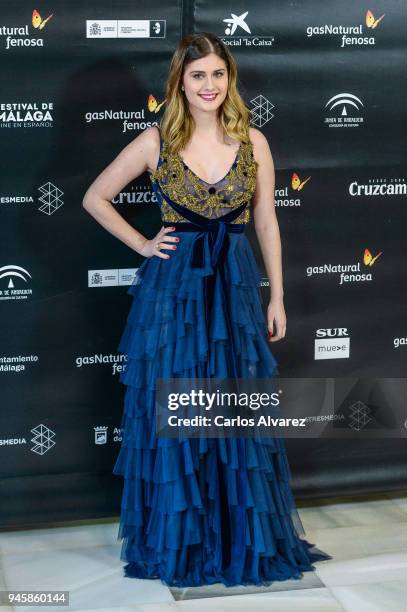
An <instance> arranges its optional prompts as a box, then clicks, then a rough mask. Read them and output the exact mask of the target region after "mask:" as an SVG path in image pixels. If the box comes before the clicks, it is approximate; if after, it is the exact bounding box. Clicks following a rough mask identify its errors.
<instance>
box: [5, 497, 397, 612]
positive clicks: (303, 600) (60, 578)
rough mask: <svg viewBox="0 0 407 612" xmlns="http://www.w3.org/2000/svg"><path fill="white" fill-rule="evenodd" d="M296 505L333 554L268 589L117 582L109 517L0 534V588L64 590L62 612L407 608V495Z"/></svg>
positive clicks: (373, 611) (114, 527)
mask: <svg viewBox="0 0 407 612" xmlns="http://www.w3.org/2000/svg"><path fill="white" fill-rule="evenodd" d="M298 509H299V514H300V517H301V520H302V522H303V525H304V528H305V531H306V537H307V539H308V540H309V541H310V542H312V543H314V544H316V545H317V546H318V548H320V549H321V550H324V551H326V552H328V553H329V554H331V555H332V556H333V559H332V560H328V561H322V562H318V563H316V564H315V568H316V569H315V572H305V573H304V576H303V578H301V579H300V580H288V581H283V582H275V583H273V584H272V585H271V586H270V587H268V588H266V587H262V588H256V587H252V588H251V587H233V588H226V587H224V586H223V585H220V584H218V585H212V586H211V587H200V588H190V589H170V588H168V587H166V586H165V585H163V584H162V583H161V582H160V581H159V580H137V579H130V578H124V577H123V572H122V566H123V562H122V561H120V548H121V542H120V541H118V540H117V531H118V523H117V522H113V521H110V522H97V523H95V524H80V525H74V526H65V527H60V526H59V527H53V528H49V529H35V530H30V531H14V532H2V533H0V555H1V556H0V561H1V567H0V569H1V572H0V590H1V589H8V590H30V589H33V590H36V591H38V590H40V589H48V590H59V589H61V590H65V591H69V594H70V606H69V609H70V610H86V611H88V612H90V611H92V610H93V611H94V610H98V611H106V612H107V611H108V610H113V611H114V612H124V611H132V612H171V611H172V612H177V611H179V612H183V611H191V612H195V611H196V612H203V611H205V612H206V611H207V610H213V611H216V612H229V611H238V610H245V612H247V610H248V609H250V607H253V608H254V607H255V609H256V612H263V610H264V611H266V610H267V611H268V610H271V609H272V610H273V612H283V611H284V612H285V611H287V612H296V611H298V612H300V611H301V612H339V611H343V610H346V611H349V612H361V611H362V612H379V611H380V612H382V611H383V610H386V612H396V611H397V612H398V611H403V612H404V611H405V610H406V609H407V603H406V602H407V491H406V492H405V493H388V494H382V495H375V496H370V497H368V498H336V499H335V500H327V501H326V502H320V503H319V504H318V505H311V504H310V503H307V504H303V505H301V504H300V503H299V505H298ZM12 609H13V608H7V607H1V606H0V611H3V610H12ZM14 609H15V610H16V612H22V611H23V610H27V611H29V612H32V611H33V610H35V609H38V608H37V607H33V606H16V607H15V608H14ZM51 609H53V610H55V608H51V607H43V608H42V610H51ZM62 609H67V608H66V607H65V608H64V607H63V608H62Z"/></svg>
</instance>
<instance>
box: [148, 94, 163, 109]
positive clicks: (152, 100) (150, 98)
mask: <svg viewBox="0 0 407 612" xmlns="http://www.w3.org/2000/svg"><path fill="white" fill-rule="evenodd" d="M164 102H165V100H164V101H163V102H161V104H158V102H157V100H156V99H155V97H154V96H153V95H152V94H150V95H149V96H148V100H147V106H148V110H149V111H150V113H158V111H159V110H160V108H161V107H162V105H163V104H164Z"/></svg>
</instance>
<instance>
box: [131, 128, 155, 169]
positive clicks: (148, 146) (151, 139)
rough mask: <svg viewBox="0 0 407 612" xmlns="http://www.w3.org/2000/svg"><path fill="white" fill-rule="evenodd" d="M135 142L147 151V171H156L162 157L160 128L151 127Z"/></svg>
mask: <svg viewBox="0 0 407 612" xmlns="http://www.w3.org/2000/svg"><path fill="white" fill-rule="evenodd" d="M135 140H137V141H138V143H139V144H140V145H142V148H143V150H144V151H145V162H146V164H147V170H148V171H149V172H153V171H155V170H156V168H157V164H158V158H159V155H160V131H159V128H158V126H156V125H152V126H151V127H148V128H146V129H145V130H143V131H142V132H141V133H140V134H139V135H138V136H137V138H136V139H135Z"/></svg>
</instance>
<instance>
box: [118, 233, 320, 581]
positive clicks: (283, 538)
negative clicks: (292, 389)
mask: <svg viewBox="0 0 407 612" xmlns="http://www.w3.org/2000/svg"><path fill="white" fill-rule="evenodd" d="M176 235H179V236H180V237H181V241H180V243H178V247H177V250H176V252H173V251H171V250H168V251H166V252H168V253H169V254H171V255H172V257H171V258H170V259H168V260H165V259H162V258H159V257H152V258H149V259H146V260H145V261H144V262H143V264H142V265H141V267H140V268H139V269H138V271H137V274H136V277H135V280H134V282H133V284H132V285H131V286H130V287H129V289H128V293H129V294H131V295H132V296H133V300H132V305H131V307H130V311H129V314H128V317H127V323H126V326H125V329H124V331H123V335H122V337H121V340H120V344H119V347H118V348H119V351H120V352H122V353H123V354H125V355H126V356H127V361H126V367H125V369H124V371H122V372H121V374H120V380H121V382H122V383H123V384H124V385H126V393H125V401H124V411H123V417H122V423H121V428H122V443H121V448H120V451H119V454H118V457H117V460H116V464H115V466H114V468H113V473H114V474H116V475H119V474H120V475H122V476H123V478H124V486H123V494H122V502H121V515H120V527H119V534H118V539H122V540H123V544H122V552H121V559H122V560H123V561H125V562H126V565H125V567H124V574H125V576H128V577H137V578H150V579H152V578H159V579H161V581H162V582H163V583H164V584H166V585H170V586H178V587H186V586H201V585H205V584H212V583H216V582H221V583H223V584H225V585H226V586H233V585H238V584H241V585H249V584H256V585H261V584H268V583H270V582H272V581H274V580H285V579H288V578H301V576H302V572H303V571H309V570H313V569H315V568H314V567H313V565H312V564H313V563H314V562H315V561H320V560H325V559H330V558H331V556H330V555H328V554H326V553H324V552H322V551H320V550H318V549H317V548H316V547H315V546H314V545H313V544H310V543H309V542H307V541H306V540H305V539H303V538H302V537H301V536H304V535H305V534H304V529H303V526H302V524H301V520H300V518H299V515H298V512H297V509H296V507H295V502H294V499H293V496H292V491H291V485H290V481H291V473H290V467H289V464H288V460H287V455H286V450H285V443H284V440H283V439H280V438H278V437H273V438H267V439H266V438H262V439H254V438H245V439H242V438H227V439H225V438H200V439H197V438H195V439H194V438H189V439H184V440H178V439H168V438H160V437H158V436H157V435H156V433H155V389H156V379H157V378H199V377H207V376H208V374H209V375H210V376H211V377H215V378H227V377H230V376H231V367H232V366H231V364H232V359H234V362H235V364H236V367H237V371H238V375H239V378H270V377H272V376H274V375H275V374H278V367H277V362H276V360H275V358H274V357H273V355H272V353H271V351H270V345H269V342H268V338H267V325H266V321H265V317H264V314H263V310H262V298H261V293H260V287H259V282H260V273H259V271H258V268H257V264H256V261H255V258H254V255H253V252H252V250H251V247H250V244H249V242H248V240H247V238H246V236H245V235H244V234H229V241H230V245H229V249H228V251H227V255H226V259H225V261H224V263H223V271H224V279H225V283H226V284H225V285H224V287H226V299H225V293H222V282H221V278H220V276H219V274H215V275H214V269H213V268H212V266H211V264H210V253H209V251H208V252H207V251H205V252H204V266H203V267H202V268H192V267H191V265H190V258H191V251H192V242H193V240H194V238H195V236H196V234H195V233H194V232H190V233H189V232H188V233H187V232H182V233H181V232H180V233H178V234H176ZM208 276H213V278H212V280H214V284H213V301H212V303H211V309H210V319H209V320H207V319H206V316H205V298H204V295H205V292H204V283H205V279H206V278H207V277H208ZM228 322H229V324H228ZM230 322H231V327H230Z"/></svg>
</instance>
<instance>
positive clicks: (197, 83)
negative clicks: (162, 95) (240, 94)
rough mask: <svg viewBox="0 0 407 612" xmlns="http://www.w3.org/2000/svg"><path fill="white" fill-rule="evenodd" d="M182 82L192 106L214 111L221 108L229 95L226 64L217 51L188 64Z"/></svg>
mask: <svg viewBox="0 0 407 612" xmlns="http://www.w3.org/2000/svg"><path fill="white" fill-rule="evenodd" d="M182 83H183V85H184V87H185V92H184V93H185V95H186V97H187V100H188V102H189V104H190V105H191V106H194V107H195V108H196V109H199V110H206V111H212V112H213V111H215V110H216V109H218V108H219V106H220V105H221V104H222V102H223V101H224V99H225V98H226V95H227V90H228V73H227V69H226V64H225V62H224V61H223V60H222V59H221V58H220V57H218V56H217V55H215V53H210V54H209V55H207V56H206V57H203V58H201V59H198V60H194V61H193V62H191V63H190V64H188V66H187V67H186V69H185V72H184V76H183V80H182Z"/></svg>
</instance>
